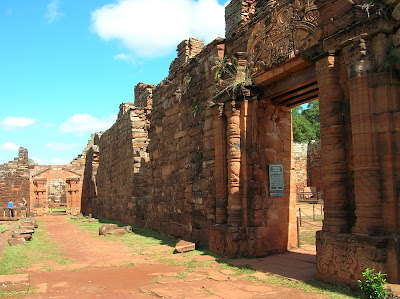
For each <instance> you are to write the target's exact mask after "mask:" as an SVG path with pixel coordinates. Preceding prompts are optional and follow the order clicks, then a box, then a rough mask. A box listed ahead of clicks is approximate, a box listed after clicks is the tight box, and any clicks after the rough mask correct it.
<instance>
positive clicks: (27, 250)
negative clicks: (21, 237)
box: [0, 221, 72, 275]
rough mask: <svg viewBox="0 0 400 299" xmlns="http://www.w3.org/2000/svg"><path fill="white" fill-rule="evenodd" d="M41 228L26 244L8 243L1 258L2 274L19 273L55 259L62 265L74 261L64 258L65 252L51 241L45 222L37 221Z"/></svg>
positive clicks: (0, 267)
mask: <svg viewBox="0 0 400 299" xmlns="http://www.w3.org/2000/svg"><path fill="white" fill-rule="evenodd" d="M37 222H38V224H39V228H37V229H36V230H35V233H34V235H33V240H32V241H29V242H27V244H26V245H19V246H9V245H7V246H6V248H5V251H4V253H3V258H2V259H1V260H0V275H4V274H18V273H22V270H23V269H26V268H28V267H30V266H31V265H34V264H43V263H46V262H48V261H53V262H55V263H58V264H60V265H67V264H70V263H72V260H70V259H67V258H64V257H63V254H64V253H63V252H62V251H61V250H59V249H58V247H57V244H55V243H53V242H51V241H50V239H49V238H48V237H47V233H46V232H45V230H44V229H43V223H41V222H40V221H37Z"/></svg>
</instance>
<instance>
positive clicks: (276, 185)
mask: <svg viewBox="0 0 400 299" xmlns="http://www.w3.org/2000/svg"><path fill="white" fill-rule="evenodd" d="M269 196H271V197H277V196H283V165H282V164H269Z"/></svg>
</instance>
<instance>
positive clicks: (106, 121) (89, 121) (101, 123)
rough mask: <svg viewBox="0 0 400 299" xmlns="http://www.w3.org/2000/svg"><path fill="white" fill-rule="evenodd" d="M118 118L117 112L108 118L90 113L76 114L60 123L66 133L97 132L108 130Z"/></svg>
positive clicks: (61, 128)
mask: <svg viewBox="0 0 400 299" xmlns="http://www.w3.org/2000/svg"><path fill="white" fill-rule="evenodd" d="M116 119H117V116H116V115H115V114H111V115H110V116H109V117H107V118H96V117H94V116H92V115H89V114H74V115H73V116H72V117H70V118H68V119H67V121H66V122H64V123H62V124H61V125H60V130H61V131H62V132H64V133H77V134H78V135H83V134H85V133H95V132H99V131H105V130H107V129H108V128H109V127H110V126H111V125H112V124H113V123H114V122H115V120H116Z"/></svg>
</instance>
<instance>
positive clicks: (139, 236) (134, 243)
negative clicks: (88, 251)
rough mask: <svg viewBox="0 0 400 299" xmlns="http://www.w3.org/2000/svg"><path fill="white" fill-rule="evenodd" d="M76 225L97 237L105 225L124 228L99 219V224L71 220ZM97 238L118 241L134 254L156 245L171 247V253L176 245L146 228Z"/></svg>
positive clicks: (167, 237) (136, 228)
mask: <svg viewBox="0 0 400 299" xmlns="http://www.w3.org/2000/svg"><path fill="white" fill-rule="evenodd" d="M71 221H72V222H73V223H76V224H77V225H78V226H79V227H81V228H82V229H84V230H87V231H90V232H93V233H96V235H97V236H98V231H99V228H100V226H102V225H103V224H105V223H115V224H117V225H118V226H119V227H122V226H126V224H124V223H122V222H116V221H110V220H106V219H99V222H82V221H80V220H71ZM98 237H99V238H104V239H105V240H108V241H119V242H123V243H124V244H125V245H126V246H127V247H130V248H132V249H133V251H134V252H136V253H140V252H142V251H144V250H146V249H149V248H151V247H155V246H158V245H169V246H171V253H172V251H173V248H172V247H173V246H175V244H176V240H175V239H174V238H172V237H170V236H167V235H164V234H161V233H159V232H156V231H153V230H151V229H148V228H140V227H135V226H133V227H132V233H128V234H125V235H118V236H98Z"/></svg>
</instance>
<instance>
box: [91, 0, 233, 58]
mask: <svg viewBox="0 0 400 299" xmlns="http://www.w3.org/2000/svg"><path fill="white" fill-rule="evenodd" d="M91 28H92V30H93V31H94V32H95V33H97V34H98V35H99V36H100V37H101V38H102V39H104V40H113V39H116V40H119V41H121V42H122V43H123V44H124V46H125V47H127V48H128V49H129V50H131V51H133V53H134V54H136V55H138V56H142V57H150V56H164V55H167V54H169V53H170V52H171V51H173V50H175V49H176V46H177V44H179V43H180V42H181V41H182V40H184V39H188V38H189V37H196V38H200V39H203V40H204V41H205V42H206V43H208V42H210V41H212V40H213V39H215V38H216V37H220V36H224V32H225V19H224V6H223V5H220V4H219V3H218V1H217V0H198V1H195V0H168V1H165V0H117V2H114V3H111V4H107V5H105V6H103V7H101V8H99V9H97V10H95V11H94V12H92V25H91Z"/></svg>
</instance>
